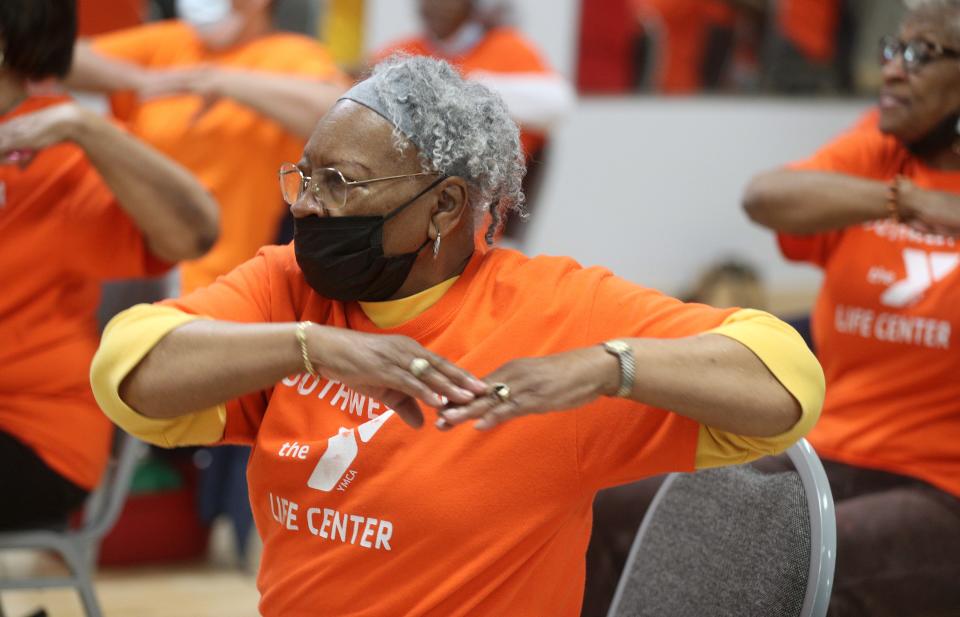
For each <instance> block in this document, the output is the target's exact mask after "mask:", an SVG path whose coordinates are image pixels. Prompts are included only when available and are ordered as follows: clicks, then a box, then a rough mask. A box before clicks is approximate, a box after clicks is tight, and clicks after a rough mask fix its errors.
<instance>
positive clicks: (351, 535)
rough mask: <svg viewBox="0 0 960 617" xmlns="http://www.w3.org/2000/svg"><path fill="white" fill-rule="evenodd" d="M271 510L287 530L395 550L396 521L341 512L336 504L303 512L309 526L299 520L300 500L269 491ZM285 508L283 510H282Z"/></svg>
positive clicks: (345, 542) (360, 545) (328, 539)
mask: <svg viewBox="0 0 960 617" xmlns="http://www.w3.org/2000/svg"><path fill="white" fill-rule="evenodd" d="M269 496H270V511H271V513H272V514H273V518H274V520H275V521H277V522H278V523H279V524H280V528H281V529H283V530H285V531H290V532H298V533H304V534H307V535H309V536H313V537H316V538H320V539H322V540H327V541H330V542H340V543H342V544H352V545H354V546H359V547H361V548H365V549H373V550H377V551H392V550H393V547H392V546H390V541H391V540H392V539H393V523H391V522H390V521H387V520H384V519H378V518H374V517H372V516H360V515H357V514H348V513H345V512H339V511H337V510H334V509H333V508H317V507H312V508H307V509H306V510H304V512H303V520H305V521H306V529H301V528H300V526H299V525H297V524H296V521H297V512H299V511H300V509H301V508H300V504H298V503H295V502H293V501H290V500H288V499H286V498H283V497H280V496H278V495H274V494H273V493H269ZM281 511H282V513H281Z"/></svg>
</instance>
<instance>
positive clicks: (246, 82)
mask: <svg viewBox="0 0 960 617" xmlns="http://www.w3.org/2000/svg"><path fill="white" fill-rule="evenodd" d="M344 90H345V88H344V87H343V85H342V84H340V83H337V82H323V81H319V80H315V79H305V78H300V77H293V76H286V75H272V74H268V73H258V72H253V71H231V72H230V74H229V77H228V78H227V79H224V80H223V87H222V91H221V94H222V95H223V96H226V97H229V98H231V99H233V100H235V101H237V102H238V103H241V104H243V105H246V106H247V107H250V108H252V109H254V110H256V111H257V112H259V113H261V114H263V115H264V116H266V117H268V118H270V119H272V120H274V121H276V122H278V123H280V124H281V125H283V126H284V128H286V129H287V130H289V131H290V132H291V133H293V134H294V135H298V136H300V137H303V138H304V139H306V138H308V137H309V136H310V134H311V133H312V132H313V129H314V127H316V125H317V122H318V121H319V120H320V118H321V117H323V115H324V114H325V113H326V112H327V110H329V109H330V108H331V107H333V105H334V103H336V101H337V99H338V98H339V97H340V95H341V94H343V92H344Z"/></svg>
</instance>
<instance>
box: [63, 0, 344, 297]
mask: <svg viewBox="0 0 960 617" xmlns="http://www.w3.org/2000/svg"><path fill="white" fill-rule="evenodd" d="M272 5H273V2H271V0H232V1H230V0H178V2H177V5H176V6H177V10H178V13H179V15H180V17H181V19H179V20H166V21H161V22H157V23H153V24H149V25H145V26H142V27H139V28H134V29H130V30H124V31H119V32H115V33H112V34H108V35H105V36H102V37H98V38H95V39H93V40H92V41H90V42H81V43H80V44H79V45H78V46H77V52H76V59H75V61H74V65H73V69H72V71H71V73H70V76H69V80H68V84H69V85H70V86H71V87H72V88H76V89H80V90H87V91H95V92H103V93H107V94H109V95H110V96H111V106H112V109H113V113H114V115H115V116H116V117H117V118H119V119H120V120H122V121H123V122H125V123H126V124H127V125H128V126H129V127H130V129H131V131H132V132H133V133H134V134H135V135H137V136H139V137H141V138H142V139H144V140H145V141H147V142H148V143H150V144H152V145H154V146H155V147H156V148H158V149H159V150H160V151H161V152H164V153H165V154H167V155H169V156H170V157H172V158H174V159H175V160H177V161H178V162H180V163H181V164H183V165H184V166H185V167H186V168H188V169H189V170H190V171H192V172H193V173H194V174H196V175H197V177H198V178H199V179H200V181H201V182H202V183H203V184H204V185H205V186H206V187H207V188H208V189H210V191H211V192H212V193H213V195H214V196H215V197H216V198H217V201H218V202H219V203H220V207H221V227H222V233H221V239H220V241H219V242H218V243H217V244H216V245H215V246H214V247H213V249H212V250H211V251H210V252H209V253H208V254H207V255H206V256H204V257H203V258H202V259H199V260H195V261H191V262H188V263H185V264H184V265H183V267H182V289H183V290H184V291H189V290H192V289H195V288H196V287H199V286H202V285H205V284H208V283H210V282H212V281H213V280H214V279H215V278H216V277H217V276H219V275H220V274H223V273H225V272H227V271H229V270H230V269H231V268H233V267H234V266H236V265H238V264H240V263H242V262H243V261H244V260H246V259H248V258H249V257H251V256H253V254H254V253H255V252H256V250H257V249H258V248H260V247H261V246H263V245H265V244H270V243H272V242H273V241H274V240H275V239H276V237H277V233H278V229H279V223H280V220H281V218H282V216H283V214H284V208H283V204H282V203H281V202H280V201H279V200H277V198H276V195H275V193H276V191H275V188H274V186H275V184H276V171H275V170H276V168H277V166H278V165H279V164H280V163H282V162H283V161H285V160H290V159H291V158H292V159H296V158H298V157H299V152H300V150H301V149H302V147H303V144H304V143H305V141H306V137H307V135H308V134H309V132H310V131H311V130H312V129H313V126H314V125H315V124H316V122H317V120H319V118H320V117H321V116H322V115H323V113H324V112H325V111H326V110H327V109H328V108H329V106H330V105H331V104H332V103H333V101H334V100H336V98H337V97H338V96H339V94H340V93H341V92H342V91H343V90H344V88H345V85H346V82H345V81H344V79H343V77H342V75H341V74H340V73H339V71H338V70H337V68H336V66H335V65H334V63H333V61H332V59H331V58H330V55H329V54H328V53H327V51H326V50H325V49H324V48H323V47H322V46H321V45H320V44H319V43H317V42H316V41H315V40H314V39H311V38H308V37H305V36H301V35H296V34H289V33H279V32H276V31H275V30H274V27H273V13H272V10H273V6H272Z"/></svg>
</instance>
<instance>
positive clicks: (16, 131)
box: [0, 103, 83, 162]
mask: <svg viewBox="0 0 960 617" xmlns="http://www.w3.org/2000/svg"><path fill="white" fill-rule="evenodd" d="M82 114H83V111H82V110H81V109H80V107H79V106H78V105H77V104H76V103H63V104H61V105H54V106H52V107H47V108H45V109H42V110H40V111H36V112H33V113H29V114H24V115H22V116H18V117H16V118H14V119H12V120H9V121H7V122H4V123H3V124H0V160H3V161H4V162H23V160H22V159H23V153H35V152H36V151H38V150H42V149H44V148H47V147H49V146H52V145H54V144H58V143H60V142H63V141H67V140H69V139H71V138H72V130H73V128H74V127H75V126H76V125H77V124H78V123H79V122H80V119H81V117H82ZM14 155H16V160H13V156H14ZM31 155H32V154H31Z"/></svg>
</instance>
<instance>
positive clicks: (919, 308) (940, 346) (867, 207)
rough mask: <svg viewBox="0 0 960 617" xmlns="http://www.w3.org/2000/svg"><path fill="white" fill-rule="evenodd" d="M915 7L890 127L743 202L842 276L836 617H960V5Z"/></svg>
mask: <svg viewBox="0 0 960 617" xmlns="http://www.w3.org/2000/svg"><path fill="white" fill-rule="evenodd" d="M908 6H909V7H910V9H911V10H910V12H909V13H908V15H907V17H906V19H905V21H904V23H903V25H902V27H901V28H900V31H899V34H898V35H896V36H891V37H889V38H887V39H885V40H884V41H883V44H882V48H881V60H882V64H883V78H884V84H883V87H882V89H881V93H880V106H879V107H880V109H879V116H878V121H875V122H867V123H859V124H858V126H857V127H856V128H854V129H853V130H852V131H850V132H848V133H846V134H844V135H842V136H840V137H839V138H838V139H836V140H835V141H834V142H832V143H830V144H828V145H827V146H825V147H824V148H823V149H821V150H820V151H819V152H818V153H817V154H816V155H814V156H813V157H812V158H810V159H808V160H806V161H803V162H800V163H797V164H794V165H792V166H790V167H789V168H787V169H781V170H776V171H771V172H767V173H765V174H761V175H760V176H758V177H756V178H755V179H754V180H753V182H752V183H751V184H750V186H749V188H748V189H747V192H746V196H745V197H744V206H745V208H746V210H747V212H748V213H749V215H750V217H751V218H752V219H753V220H754V221H756V222H758V223H760V224H761V225H764V226H766V227H769V228H771V229H773V230H775V231H776V232H777V239H778V241H779V244H780V248H781V251H782V252H783V254H784V255H785V256H786V257H787V258H788V259H791V260H796V261H803V262H808V263H811V264H813V265H815V266H818V267H820V268H822V269H823V271H824V275H825V279H824V284H823V287H822V289H821V292H820V296H819V298H818V300H817V304H816V307H815V309H814V313H813V330H814V338H815V341H816V345H817V350H818V353H819V357H820V360H821V362H822V364H823V367H824V371H825V373H826V377H827V397H826V402H825V406H824V412H823V417H822V418H821V420H820V423H819V424H818V425H817V426H816V427H815V428H814V430H813V432H812V433H811V434H810V436H809V440H810V442H811V443H812V444H813V445H814V447H815V448H816V449H817V451H818V453H819V454H820V456H821V457H822V458H824V459H825V460H824V464H825V466H826V469H827V475H828V477H829V479H830V484H831V486H832V489H833V495H834V499H835V501H836V513H837V533H838V547H837V555H838V561H837V573H836V580H835V581H834V586H833V598H832V600H831V605H830V615H831V617H846V616H860V615H863V616H865V615H871V616H873V617H878V616H879V617H884V616H887V615H890V616H893V615H897V616H899V617H910V616H920V615H954V614H960V585H958V584H957V581H960V560H958V559H957V555H960V499H958V497H960V379H957V375H958V374H960V353H958V350H957V346H958V344H960V343H958V339H957V333H958V331H960V313H958V311H957V306H958V304H960V268H958V265H960V248H958V240H957V237H958V236H960V134H958V131H960V124H958V122H960V1H957V0H919V1H915V2H910V3H908Z"/></svg>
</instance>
